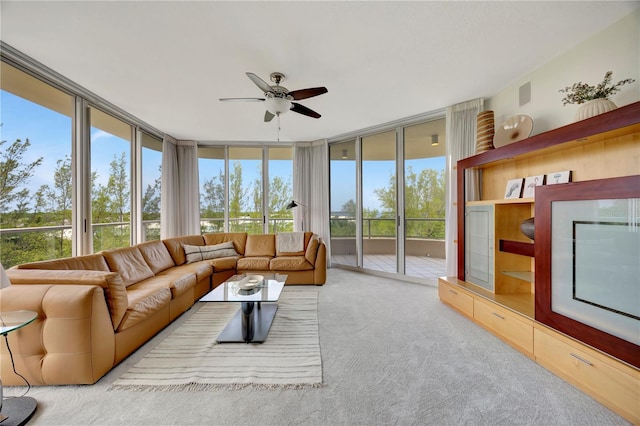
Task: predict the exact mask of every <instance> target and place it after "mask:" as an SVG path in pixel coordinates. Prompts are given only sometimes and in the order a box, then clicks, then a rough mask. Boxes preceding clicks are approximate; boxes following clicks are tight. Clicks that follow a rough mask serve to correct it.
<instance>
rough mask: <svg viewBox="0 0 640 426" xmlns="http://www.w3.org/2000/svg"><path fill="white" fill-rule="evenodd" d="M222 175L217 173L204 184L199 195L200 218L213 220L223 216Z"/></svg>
mask: <svg viewBox="0 0 640 426" xmlns="http://www.w3.org/2000/svg"><path fill="white" fill-rule="evenodd" d="M224 179H225V176H224V173H223V172H222V171H220V172H219V174H218V176H214V177H212V178H211V179H209V180H206V181H205V182H204V185H203V186H202V189H203V193H202V194H201V195H200V214H201V215H202V217H207V218H214V217H222V215H224Z"/></svg>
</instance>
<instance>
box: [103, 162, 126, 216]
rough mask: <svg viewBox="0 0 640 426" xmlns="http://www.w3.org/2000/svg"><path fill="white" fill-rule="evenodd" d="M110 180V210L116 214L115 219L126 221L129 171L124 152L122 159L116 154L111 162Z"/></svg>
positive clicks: (108, 190) (108, 188)
mask: <svg viewBox="0 0 640 426" xmlns="http://www.w3.org/2000/svg"><path fill="white" fill-rule="evenodd" d="M109 166H110V168H109V170H110V173H109V181H108V183H107V195H108V196H109V200H110V202H109V210H111V212H112V214H115V215H116V217H115V220H116V221H118V222H124V221H125V213H126V212H128V209H129V201H130V200H129V196H130V191H129V175H128V173H127V160H126V154H125V153H124V152H123V153H122V154H121V155H120V159H119V160H118V157H117V156H116V155H114V156H113V160H112V161H111V163H109Z"/></svg>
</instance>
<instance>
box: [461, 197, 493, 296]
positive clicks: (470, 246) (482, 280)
mask: <svg viewBox="0 0 640 426" xmlns="http://www.w3.org/2000/svg"><path fill="white" fill-rule="evenodd" d="M464 220H465V229H468V230H469V231H468V232H467V233H465V256H464V259H465V267H464V272H465V280H466V281H468V282H471V283H474V284H477V285H479V286H481V287H483V288H486V289H487V290H490V291H493V286H494V279H493V274H494V270H495V269H494V268H495V265H494V256H493V253H494V235H495V234H494V231H493V229H494V223H495V221H494V215H493V205H491V204H485V205H475V206H472V205H469V206H467V209H466V211H465V218H464Z"/></svg>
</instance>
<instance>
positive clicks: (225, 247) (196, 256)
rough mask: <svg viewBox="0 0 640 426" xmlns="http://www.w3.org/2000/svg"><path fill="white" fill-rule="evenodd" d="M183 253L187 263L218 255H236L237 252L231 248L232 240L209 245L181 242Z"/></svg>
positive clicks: (215, 257)
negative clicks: (193, 244)
mask: <svg viewBox="0 0 640 426" xmlns="http://www.w3.org/2000/svg"><path fill="white" fill-rule="evenodd" d="M183 247H184V254H185V256H187V263H193V262H199V261H201V260H207V259H217V258H219V257H231V256H237V255H238V252H236V250H235V249H234V248H233V242H232V241H227V242H226V243H220V244H212V245H209V246H191V245H189V244H183Z"/></svg>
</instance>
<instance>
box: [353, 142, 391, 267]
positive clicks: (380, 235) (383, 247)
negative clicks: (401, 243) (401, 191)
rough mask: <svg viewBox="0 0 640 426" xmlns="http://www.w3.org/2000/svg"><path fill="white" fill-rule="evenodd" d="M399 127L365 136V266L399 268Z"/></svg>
mask: <svg viewBox="0 0 640 426" xmlns="http://www.w3.org/2000/svg"><path fill="white" fill-rule="evenodd" d="M396 194H397V192H396V131H395V130H393V131H389V132H385V133H379V134H377V135H373V136H367V137H364V138H362V210H361V211H362V216H361V217H362V255H363V256H362V266H363V267H364V268H366V269H371V270H377V271H383V272H392V273H395V272H397V259H396V250H397V249H396V246H397V244H396V243H397V236H398V233H397V223H396V217H397V212H398V209H397V198H396Z"/></svg>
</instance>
